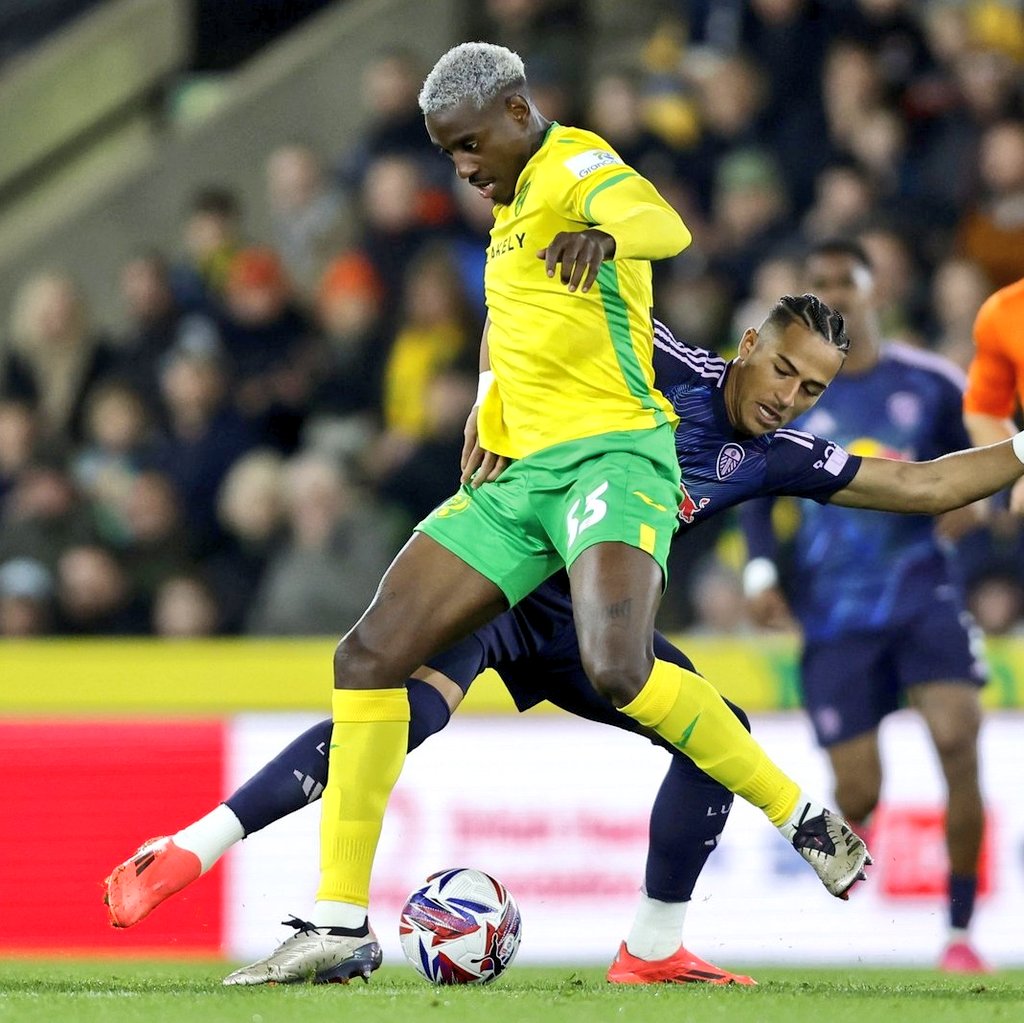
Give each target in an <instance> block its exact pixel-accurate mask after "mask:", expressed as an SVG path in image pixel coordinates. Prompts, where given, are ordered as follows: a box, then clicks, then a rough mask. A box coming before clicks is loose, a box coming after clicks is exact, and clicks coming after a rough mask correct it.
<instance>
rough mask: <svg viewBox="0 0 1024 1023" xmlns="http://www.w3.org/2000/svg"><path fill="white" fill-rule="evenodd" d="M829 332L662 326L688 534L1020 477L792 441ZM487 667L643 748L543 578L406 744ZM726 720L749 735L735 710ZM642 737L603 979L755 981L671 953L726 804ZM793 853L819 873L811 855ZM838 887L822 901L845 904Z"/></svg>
mask: <svg viewBox="0 0 1024 1023" xmlns="http://www.w3.org/2000/svg"><path fill="white" fill-rule="evenodd" d="M836 327H837V323H836V321H835V320H834V318H833V317H832V314H831V311H830V310H829V309H828V308H827V307H826V306H824V305H823V304H822V303H821V302H820V301H819V300H818V299H816V298H815V297H814V296H810V295H805V296H802V297H799V298H793V297H786V298H784V299H782V300H781V301H780V302H779V303H778V305H777V306H776V307H775V308H774V309H773V310H772V312H771V314H770V315H769V317H768V318H767V319H766V321H765V322H764V323H763V324H762V325H761V326H760V328H758V329H754V328H751V329H749V330H747V331H746V332H745V333H744V335H743V338H742V339H741V341H740V345H739V354H738V356H737V358H736V359H734V360H733V361H732V362H731V363H727V362H726V361H725V360H723V359H722V358H720V357H719V356H717V355H715V354H713V353H711V352H708V351H704V350H702V349H698V348H692V347H690V346H688V345H685V344H683V343H681V342H679V341H677V340H676V339H675V338H674V337H673V336H672V334H671V332H670V331H669V330H668V329H667V328H665V327H664V326H662V325H661V324H656V325H655V336H654V343H655V353H654V365H655V373H656V379H657V382H658V386H659V387H660V388H661V390H662V391H663V393H665V395H666V397H668V399H669V400H670V401H671V402H672V404H673V407H674V408H675V411H676V413H677V414H678V416H679V419H680V424H679V427H678V429H677V431H676V441H675V442H676V449H677V453H678V456H679V461H680V466H681V467H682V469H683V476H684V479H685V484H686V493H685V495H684V500H683V503H682V505H681V507H680V516H681V528H682V530H683V531H686V530H688V529H689V528H690V527H692V526H694V525H695V524H697V523H699V522H700V521H703V519H705V518H707V517H708V516H710V515H714V514H717V513H718V512H720V511H722V510H724V509H726V508H729V507H732V506H733V505H736V504H738V503H739V502H742V501H744V500H747V499H748V498H751V497H754V496H757V495H762V494H766V493H770V494H792V495H796V496H804V497H810V498H812V499H814V500H816V501H837V502H839V501H841V502H843V503H846V504H852V505H856V506H861V507H875V508H879V509H882V510H889V511H904V512H907V511H913V512H919V513H923V514H936V513H938V512H941V511H944V510H947V509H949V508H953V507H957V506H959V505H963V504H967V503H969V502H971V501H974V500H977V499H978V498H980V497H982V496H985V495H986V494H989V493H993V492H995V491H996V490H998V489H1001V488H1002V487H1004V486H1006V485H1007V484H1008V483H1010V482H1012V481H1014V480H1016V479H1017V478H1019V477H1020V476H1021V475H1024V464H1022V462H1021V461H1020V460H1019V459H1018V458H1017V455H1016V454H1015V448H1014V446H1013V443H1012V442H1010V441H1007V442H1006V443H1004V444H999V445H995V446H993V447H990V448H984V449H979V450H974V451H970V452H965V453H962V454H960V455H955V456H952V457H949V458H944V459H940V460H937V461H934V462H925V463H905V462H891V461H888V460H886V459H879V458H863V459H862V458H860V457H857V456H854V455H850V454H848V453H847V452H846V451H845V450H844V449H843V448H841V447H839V446H838V445H836V444H834V443H832V442H830V441H826V440H823V439H820V438H817V437H810V436H808V435H806V434H794V433H793V432H792V431H789V430H787V429H786V427H787V425H788V423H789V422H791V421H792V419H794V418H795V417H796V416H797V415H799V414H800V413H802V412H805V411H806V410H807V409H809V408H810V407H811V406H813V405H814V403H815V402H816V401H817V400H818V399H819V398H820V396H821V395H822V393H824V391H825V389H826V388H827V387H828V386H829V384H830V383H831V382H832V379H833V378H834V377H835V375H836V373H837V372H838V371H839V369H840V367H841V366H842V362H843V350H842V347H840V346H841V345H843V344H844V335H843V332H842V330H841V328H840V329H838V330H837V329H836ZM837 341H838V342H839V345H837ZM654 643H655V645H656V649H657V650H658V651H659V652H658V656H659V657H665V658H671V659H673V660H674V661H675V662H676V663H679V664H682V665H684V666H685V665H688V664H689V661H688V660H687V659H686V658H685V655H683V654H682V653H681V652H679V651H677V650H675V649H674V648H673V647H672V646H671V645H670V644H669V643H668V642H667V641H666V640H665V639H664V638H663V637H661V636H660V635H658V634H655V637H654ZM485 667H493V668H495V669H496V670H497V672H498V674H499V675H500V676H501V678H502V680H503V681H504V682H505V685H506V686H507V687H508V689H509V690H510V692H511V694H512V696H513V698H514V700H515V702H516V704H517V706H518V707H519V708H520V709H521V710H523V709H526V708H527V707H530V706H533V705H535V704H536V703H539V702H540V701H541V700H545V699H547V700H550V701H551V702H552V703H554V704H556V705H557V706H559V707H562V708H564V709H566V710H569V711H570V712H572V713H575V714H578V715H580V716H582V717H585V718H589V719H591V720H595V721H600V722H604V723H607V724H611V725H614V726H615V727H618V728H625V729H627V730H629V731H634V732H637V733H638V734H641V735H648V733H646V732H645V731H644V730H643V729H642V728H640V727H639V726H637V725H636V724H635V723H633V722H631V721H630V719H628V718H626V717H625V716H624V715H622V714H619V713H618V712H617V711H616V710H615V708H614V707H613V705H612V704H611V703H610V702H609V701H607V700H606V699H604V698H603V697H601V696H599V695H598V694H597V693H596V692H595V691H594V689H593V687H592V686H590V685H589V683H588V681H587V679H586V675H585V674H584V672H583V669H582V666H581V663H580V658H579V650H578V646H577V644H576V640H575V632H574V630H573V627H572V605H571V603H570V601H569V598H568V593H567V589H566V586H565V580H564V578H561V579H559V578H558V577H556V578H554V579H552V580H549V581H548V582H547V583H545V584H544V585H543V586H541V587H540V588H538V589H537V590H535V591H534V592H533V593H532V594H530V595H529V596H528V597H527V598H526V599H524V600H523V601H521V602H520V603H519V604H517V605H516V606H515V607H514V608H512V609H511V610H510V611H509V612H507V613H506V614H504V615H502V616H501V617H500V618H498V619H496V620H495V621H494V622H492V623H491V624H489V625H488V626H486V627H484V628H483V629H481V630H479V631H478V632H476V633H475V634H474V635H473V636H471V637H470V638H469V639H467V640H466V641H465V642H464V643H461V644H459V645H458V646H457V647H455V648H453V649H452V650H450V651H448V652H446V653H445V654H443V655H441V656H440V657H438V658H435V659H433V660H432V661H431V662H430V665H429V666H426V667H424V668H422V669H420V670H419V671H417V672H416V673H415V677H414V678H412V679H410V680H409V682H408V689H409V701H410V705H411V707H412V720H411V725H410V745H418V744H419V743H420V742H422V741H423V739H425V738H426V737H428V736H429V735H431V734H433V733H434V732H437V731H439V730H440V729H441V728H443V727H444V726H445V724H446V723H447V721H448V718H449V715H450V713H451V711H452V710H453V709H454V707H455V706H456V705H457V704H458V702H459V700H461V698H462V696H463V693H464V691H465V690H466V689H467V688H468V687H469V685H470V684H471V682H472V680H473V678H474V677H475V676H476V675H477V674H478V673H479V672H480V671H482V670H483V669H484V668H485ZM734 712H736V713H737V714H738V715H739V716H740V717H741V720H744V722H745V716H744V715H743V714H742V711H740V710H739V709H738V708H734ZM330 729H331V722H330V720H326V721H324V722H322V723H321V724H319V725H316V726H314V727H313V728H311V729H310V730H309V731H307V732H306V733H305V734H304V735H302V736H300V737H299V738H298V739H296V740H295V741H294V742H293V743H292V744H291V745H289V746H288V747H287V748H286V749H285V750H283V751H282V752H281V753H279V754H278V755H277V756H276V757H275V758H274V759H273V760H271V761H270V762H269V763H268V764H267V766H266V767H264V768H263V769H262V770H261V771H260V772H258V773H257V774H256V775H255V776H254V777H253V778H252V779H250V780H249V781H248V782H247V783H246V784H245V785H243V786H242V787H241V788H240V789H239V790H238V791H237V792H235V793H234V794H233V795H231V796H230V797H229V798H228V799H227V800H226V801H225V803H224V804H222V805H220V806H218V807H216V808H215V809H214V810H212V811H211V812H210V813H209V814H207V815H206V816H205V817H203V818H201V819H200V820H199V821H196V822H195V823H193V824H191V825H189V826H188V827H186V828H183V829H182V830H181V831H179V832H177V833H176V834H174V835H173V836H171V837H169V838H160V839H156V840H154V841H153V842H151V843H147V844H146V845H145V846H144V847H143V848H142V849H140V850H139V852H138V853H136V854H135V855H134V856H133V857H132V858H131V859H129V860H126V861H125V862H124V863H122V864H121V865H119V866H118V867H117V868H115V870H114V871H113V872H112V874H111V876H110V878H108V882H107V902H108V906H109V910H110V916H111V921H112V922H113V923H114V924H115V926H120V927H128V926H132V925H134V924H135V923H137V922H138V921H139V920H142V919H143V918H144V917H145V916H146V915H148V913H149V912H151V911H152V909H153V908H155V907H156V906H157V905H159V903H160V902H161V901H163V900H164V899H165V898H167V897H168V896H169V895H172V894H174V892H176V891H179V890H180V889H181V888H183V887H184V886H185V885H187V884H189V883H190V882H191V881H193V880H195V878H197V877H198V876H200V874H201V873H203V872H205V871H206V870H208V869H209V868H210V866H212V864H213V863H214V862H216V860H217V859H218V858H219V857H220V856H221V855H222V854H223V853H224V852H225V851H226V849H228V848H229V847H230V846H231V845H232V844H234V843H235V842H237V841H239V840H240V839H241V838H243V837H244V836H245V835H248V834H252V833H253V832H255V831H257V830H259V829H260V828H263V827H265V826H266V825H267V824H270V823H271V822H272V821H274V820H277V819H279V818H280V817H282V816H284V815H286V814H288V813H292V812H294V811H295V810H298V809H300V808H301V807H302V806H305V805H306V804H307V802H308V801H309V799H310V796H311V794H312V797H313V798H315V797H316V796H317V795H318V794H319V789H320V787H321V786H322V785H323V784H324V781H325V779H326V774H327V761H326V759H325V757H324V754H323V749H324V744H325V743H326V742H328V741H329V736H330ZM648 737H649V736H648ZM653 741H656V742H658V743H659V744H661V745H663V746H665V747H666V748H667V749H668V750H669V752H670V753H672V754H673V756H672V759H671V763H670V766H669V769H668V773H667V775H666V778H665V781H664V782H663V784H662V787H661V790H660V791H659V793H658V796H657V798H656V800H655V804H654V807H653V810H652V815H651V835H650V849H649V853H648V861H647V867H646V874H645V884H644V890H643V892H642V894H641V898H640V905H639V908H638V911H637V917H636V920H635V922H634V925H633V928H632V930H631V932H630V934H629V936H628V937H627V939H626V941H625V942H623V944H622V946H621V947H620V949H619V953H618V955H617V956H616V959H615V962H614V963H613V964H612V966H611V968H610V969H609V972H608V979H609V980H611V981H613V982H617V983H654V982H661V981H670V982H675V983H685V982H691V981H706V982H710V983H716V984H726V983H733V982H739V983H746V982H749V978H744V977H739V976H737V975H735V974H731V973H729V972H728V971H725V970H722V969H719V968H718V967H715V966H712V965H711V964H709V963H705V962H704V961H702V960H700V959H698V958H697V957H696V956H693V955H692V954H691V953H689V952H688V951H687V950H686V949H685V948H683V947H682V945H681V940H680V938H681V933H682V926H683V920H684V917H685V913H686V908H687V905H688V900H689V898H690V894H691V892H692V890H693V886H694V883H695V881H696V878H697V875H698V874H699V872H700V870H701V869H702V867H703V865H704V863H705V861H706V860H707V857H708V855H709V854H710V852H711V851H712V849H713V848H714V845H715V844H716V841H717V838H718V836H719V834H720V833H721V830H722V827H723V826H724V823H725V819H726V816H727V814H728V812H729V808H730V807H731V803H732V796H731V794H730V793H729V792H728V791H727V790H726V789H725V788H724V787H722V786H721V785H719V784H718V783H716V782H714V781H712V780H711V779H710V778H708V777H707V775H704V774H703V773H702V772H700V771H698V770H697V769H696V768H695V767H694V765H693V764H692V762H691V761H689V760H688V759H687V758H686V757H685V756H684V755H683V753H682V752H681V751H680V750H679V749H678V748H675V747H671V746H668V744H666V743H664V742H663V741H662V740H659V739H657V738H655V739H654V740H653ZM821 837H822V838H823V841H824V840H826V838H827V836H821ZM791 840H792V839H791ZM821 848H824V846H822V847H821ZM800 851H801V852H802V854H804V855H805V858H806V859H808V861H809V862H811V863H812V866H813V865H815V863H814V860H815V856H816V855H819V854H820V851H821V849H814V848H810V847H805V848H803V849H801V850H800ZM142 865H144V869H142V870H140V869H139V868H140V866H142ZM849 884H852V880H851V881H850V882H849ZM849 884H847V885H846V886H845V887H843V888H842V890H833V894H838V895H840V897H842V896H843V895H845V894H846V892H847V891H848V888H849Z"/></svg>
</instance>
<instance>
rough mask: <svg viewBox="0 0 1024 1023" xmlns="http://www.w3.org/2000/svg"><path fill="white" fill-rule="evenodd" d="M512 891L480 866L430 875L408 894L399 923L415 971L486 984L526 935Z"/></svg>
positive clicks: (445, 980)
mask: <svg viewBox="0 0 1024 1023" xmlns="http://www.w3.org/2000/svg"><path fill="white" fill-rule="evenodd" d="M522 929H523V928H522V921H521V918H520V916H519V907H518V906H517V905H516V900H515V899H514V898H513V897H512V895H511V893H510V892H509V891H508V889H507V888H506V887H505V886H504V885H503V884H501V883H500V882H498V881H496V880H495V879H494V878H493V877H491V876H490V875H488V874H485V873H484V872H483V871H481V870H473V869H472V868H469V867H453V868H452V869H451V870H441V871H438V872H437V873H436V874H431V875H430V877H428V878H427V882H426V884H424V885H423V886H422V887H421V888H417V889H416V891H414V892H413V893H412V895H410V896H409V899H408V901H407V902H406V904H405V908H404V909H403V910H402V917H401V920H400V921H399V925H398V933H399V937H400V938H401V941H402V950H403V951H404V952H405V957H406V959H408V960H409V962H410V963H411V964H412V967H413V969H415V970H416V971H417V972H418V973H420V974H422V975H423V976H424V977H426V979H427V980H429V981H430V982H431V983H433V984H487V983H489V982H490V981H492V980H494V979H495V978H496V977H498V976H500V975H501V974H502V973H504V972H505V970H506V969H508V967H509V965H510V964H511V963H512V960H513V959H515V957H516V952H518V951H519V939H520V938H521V936H522Z"/></svg>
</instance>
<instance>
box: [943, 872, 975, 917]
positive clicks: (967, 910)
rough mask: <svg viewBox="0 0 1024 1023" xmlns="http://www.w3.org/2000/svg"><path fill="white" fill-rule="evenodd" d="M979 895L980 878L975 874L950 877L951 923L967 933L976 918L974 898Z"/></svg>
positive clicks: (951, 875)
mask: <svg viewBox="0 0 1024 1023" xmlns="http://www.w3.org/2000/svg"><path fill="white" fill-rule="evenodd" d="M977 894H978V878H977V876H976V875H973V874H950V875H949V923H950V926H951V927H954V928H956V929H957V930H963V931H966V930H967V928H968V927H969V926H970V924H971V917H972V916H974V898H975V896H976V895H977Z"/></svg>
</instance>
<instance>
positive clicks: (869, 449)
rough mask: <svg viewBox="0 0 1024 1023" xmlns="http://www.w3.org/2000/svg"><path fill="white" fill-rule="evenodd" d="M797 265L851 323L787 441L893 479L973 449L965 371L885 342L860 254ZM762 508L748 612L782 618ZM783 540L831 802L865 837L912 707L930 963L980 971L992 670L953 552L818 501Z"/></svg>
mask: <svg viewBox="0 0 1024 1023" xmlns="http://www.w3.org/2000/svg"><path fill="white" fill-rule="evenodd" d="M805 269H806V274H807V285H808V287H810V288H811V289H813V291H814V292H815V293H816V294H817V295H819V296H820V297H821V298H822V299H823V300H824V301H826V302H828V303H829V304H830V305H831V306H832V307H833V308H835V309H836V310H838V311H839V312H841V313H842V315H843V316H844V318H845V320H846V324H847V332H848V334H849V336H850V352H849V355H848V356H847V360H846V367H845V369H844V371H843V373H842V374H841V375H840V377H839V378H838V379H837V380H836V381H835V383H834V384H833V385H832V386H831V387H830V388H829V389H828V391H827V392H826V393H825V394H824V395H823V396H822V398H821V400H820V401H819V402H818V403H817V404H816V405H815V407H814V409H813V410H811V411H810V412H808V413H807V414H806V415H804V416H803V417H801V418H800V419H799V420H797V422H796V423H795V426H796V427H799V428H800V429H801V430H807V431H809V433H802V432H797V431H795V430H794V431H780V433H789V434H790V436H792V437H793V442H794V443H796V444H800V443H805V444H807V445H808V446H809V445H811V444H812V443H813V438H812V436H811V435H812V434H816V433H826V434H828V435H829V436H830V437H833V438H834V439H835V440H836V441H838V442H839V443H841V444H842V445H843V446H844V449H846V450H850V451H857V452H860V453H876V454H880V455H885V456H886V457H888V458H890V459H895V460H896V461H892V462H890V463H889V464H891V465H892V466H893V467H894V471H895V468H896V467H898V466H900V465H906V464H908V460H911V459H927V458H936V457H938V456H941V455H945V454H947V453H948V452H952V451H959V450H961V449H963V448H967V447H969V446H970V440H969V439H968V435H967V433H966V431H965V429H964V425H963V419H962V414H961V407H962V401H963V387H964V379H963V374H962V373H961V372H960V370H959V369H958V368H956V367H955V366H954V365H953V364H952V363H949V362H947V361H946V360H945V359H942V358H940V357H938V356H935V355H931V354H929V353H925V352H922V351H920V350H919V349H916V348H910V347H908V346H906V345H902V344H896V343H891V342H885V341H883V339H882V336H881V327H880V324H879V320H878V316H877V313H876V308H875V304H874V280H873V274H872V268H871V264H870V262H869V259H868V256H867V255H866V253H865V252H864V250H863V249H862V248H861V247H860V246H859V245H857V244H856V243H853V242H848V241H844V240H837V241H830V242H825V243H822V244H819V245H817V246H816V247H815V248H814V249H813V250H812V251H811V253H810V254H809V256H808V257H807V260H806V267H805ZM835 503H844V502H835ZM907 510H910V509H907ZM770 514H771V502H770V501H767V502H765V501H759V502H752V503H751V504H748V505H747V506H746V508H745V509H744V512H743V520H744V525H745V530H746V533H747V539H748V549H749V553H750V555H751V557H752V558H754V559H756V560H753V561H751V562H750V565H751V566H753V568H752V569H751V568H749V567H748V572H749V573H751V574H750V575H748V582H749V583H750V585H749V586H748V589H750V590H754V591H758V590H759V591H761V592H760V593H758V594H757V596H756V599H755V601H754V603H755V605H757V604H760V605H761V606H762V608H765V607H766V606H773V607H775V608H776V609H778V608H779V607H780V605H781V606H783V607H784V604H783V603H782V601H781V594H780V590H779V589H778V587H777V584H776V582H775V579H776V574H777V573H776V570H775V567H774V566H775V560H776V551H775V548H776V542H775V537H774V536H773V534H772V530H771V525H770V518H769V517H770ZM953 514H957V515H963V514H964V513H963V512H957V513H953ZM971 524H974V523H971ZM953 528H955V527H951V526H950V525H949V524H947V531H952V529H953ZM790 546H791V550H790V551H789V554H788V557H787V563H788V565H789V568H788V570H787V572H786V573H785V575H786V577H787V578H786V583H787V585H786V593H787V596H788V598H789V600H788V603H789V607H790V608H791V609H792V613H793V615H794V616H795V617H796V620H797V622H798V623H799V625H800V628H801V631H802V633H803V652H802V658H801V676H802V683H803V694H804V704H805V706H806V708H807V711H808V713H809V714H810V717H811V721H812V722H813V725H814V731H815V735H816V737H817V740H818V743H819V744H820V745H821V746H822V747H824V749H825V751H826V752H827V753H828V756H829V759H830V761H831V765H832V770H833V773H834V775H835V790H836V800H837V801H838V803H839V808H840V810H841V811H842V812H843V814H844V815H845V816H846V817H847V818H848V819H849V820H850V821H851V822H854V826H855V827H859V828H860V829H861V830H862V833H866V832H867V831H868V830H869V829H868V824H869V821H870V817H871V814H872V812H873V810H874V809H875V807H876V805H877V803H878V799H879V793H880V790H881V784H882V765H881V759H880V756H879V744H878V726H879V724H880V722H881V720H882V718H883V717H885V716H886V715H887V714H889V713H891V712H892V711H894V710H896V709H897V708H898V707H899V706H901V705H902V704H904V703H906V704H909V705H910V706H911V707H913V708H914V709H915V710H917V711H918V712H919V713H920V715H921V717H922V718H923V719H924V722H925V724H926V726H927V728H928V732H929V735H930V737H931V741H932V744H933V746H934V747H935V751H936V753H937V755H938V759H939V763H940V765H941V768H942V773H943V775H944V777H945V781H946V785H947V789H948V800H947V807H946V844H947V849H948V853H949V865H950V875H949V920H950V933H949V938H948V942H947V944H946V947H945V950H944V951H943V953H942V956H941V959H940V962H939V965H940V968H941V969H944V970H949V971H954V972H983V971H984V970H985V964H984V963H983V962H982V960H981V958H980V957H979V956H978V954H977V952H976V951H975V950H974V948H973V947H972V946H971V944H970V942H969V940H968V926H969V924H970V920H971V914H972V911H973V907H974V900H975V894H976V890H977V883H978V857H979V853H980V849H981V840H982V831H983V822H984V811H983V808H982V799H981V793H980V789H979V785H978V751H977V741H978V729H979V724H980V719H981V705H980V698H979V692H980V687H981V686H982V685H983V684H984V682H985V664H984V660H983V654H982V651H981V647H980V643H981V636H980V633H979V632H978V630H977V629H976V627H975V626H974V624H973V622H972V619H971V618H970V615H969V614H968V613H967V611H966V610H965V608H964V606H963V602H962V599H961V595H960V591H959V587H958V585H957V582H956V580H955V577H954V573H953V571H952V569H951V564H950V559H949V557H948V556H947V551H946V549H945V548H946V546H947V545H946V544H945V543H944V541H943V540H941V539H940V538H939V536H938V535H937V533H936V529H935V523H934V521H933V520H932V519H931V518H929V517H927V516H924V515H908V516H902V517H897V516H880V515H871V514H867V513H866V512H863V511H854V510H848V509H843V508H837V507H832V506H824V507H813V506H811V507H807V508H805V509H803V513H802V517H801V522H800V525H799V527H798V529H797V532H796V535H795V536H794V538H793V541H792V544H791V545H790Z"/></svg>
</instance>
